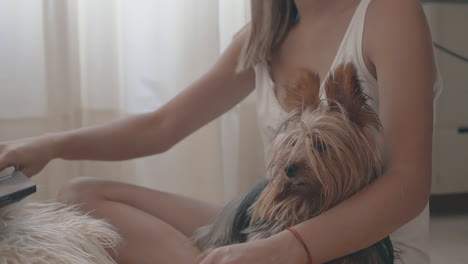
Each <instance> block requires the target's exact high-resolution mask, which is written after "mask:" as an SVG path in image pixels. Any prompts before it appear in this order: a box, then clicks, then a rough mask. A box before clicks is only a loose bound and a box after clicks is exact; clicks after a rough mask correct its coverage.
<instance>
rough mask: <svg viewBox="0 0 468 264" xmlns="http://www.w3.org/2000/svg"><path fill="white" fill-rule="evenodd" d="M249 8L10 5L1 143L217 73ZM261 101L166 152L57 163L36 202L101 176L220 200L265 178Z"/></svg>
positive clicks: (153, 102)
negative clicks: (258, 107) (257, 110)
mask: <svg viewBox="0 0 468 264" xmlns="http://www.w3.org/2000/svg"><path fill="white" fill-rule="evenodd" d="M248 10H249V6H248V1H247V0H203V1H198V0H171V1H166V0H139V1H131V0H120V1H118V0H101V1H94V0H80V1H78V0H66V1H65V0H64V1H56V0H43V1H30V0H5V1H1V2H0V36H1V37H0V38H1V39H0V61H1V62H2V63H0V140H2V141H4V140H13V139H18V138H23V137H27V136H34V135H40V134H43V133H47V132H51V131H62V130H67V129H73V128H77V127H83V126H90V125H94V124H101V123H104V122H106V121H109V120H112V119H115V118H119V117H121V116H125V115H128V114H134V113H141V112H147V111H151V110H153V109H156V108H158V107H160V106H161V105H162V104H164V103H166V102H167V101H168V100H170V98H172V97H173V96H174V95H176V94H177V93H178V92H179V91H181V90H182V89H184V88H185V87H186V86H187V85H188V84H190V83H191V82H192V81H193V80H195V79H196V78H198V77H199V76H200V75H201V74H203V73H204V72H205V71H206V70H207V69H209V67H210V66H211V65H212V64H213V63H214V62H215V61H216V59H217V57H218V56H219V55H220V52H222V50H223V49H224V48H225V47H226V46H227V45H228V44H229V42H230V41H231V39H232V37H233V35H234V34H235V33H236V32H237V31H238V30H239V29H240V28H241V27H242V26H243V25H245V24H246V23H247V21H248V20H249V17H248V15H249V11H248ZM254 97H255V94H254V93H253V94H252V95H251V96H249V98H247V99H246V100H244V102H242V103H241V104H240V105H238V106H236V107H235V108H234V109H233V110H232V111H230V112H228V113H226V114H225V115H224V116H222V117H221V118H219V119H218V120H215V121H214V122H212V123H210V124H208V125H207V126H205V127H203V128H202V129H200V130H199V131H197V132H195V133H194V134H193V135H191V136H190V137H189V138H187V139H185V140H184V141H182V142H181V143H179V144H178V145H176V146H175V147H174V148H173V149H171V150H170V151H168V152H167V153H164V154H161V155H156V156H152V157H147V158H143V159H138V160H133V161H126V162H90V161H81V162H70V161H62V160H57V161H54V162H52V163H51V164H50V165H49V166H48V167H47V168H46V169H45V170H44V171H43V172H42V173H41V174H40V175H39V176H37V177H35V178H34V181H35V182H36V183H38V188H39V192H38V194H37V195H36V198H39V199H50V198H53V197H54V196H55V194H56V192H57V190H58V188H60V186H61V185H63V184H64V183H65V182H66V181H68V180H70V179H71V178H73V177H77V176H92V177H100V178H106V179H115V180H119V181H124V182H129V183H134V184H138V185H142V186H147V187H150V188H158V189H161V190H165V191H171V192H176V193H181V194H185V195H189V196H192V197H195V198H200V199H203V200H209V201H214V202H218V203H223V202H224V201H226V200H228V199H230V198H232V197H233V196H235V195H236V194H238V193H239V192H242V191H244V190H245V189H247V188H248V186H250V185H251V184H253V183H255V182H256V181H258V179H259V178H260V177H261V175H262V171H263V157H262V152H263V151H262V146H261V143H260V142H261V141H260V140H259V138H258V131H257V123H256V120H255V114H254V112H255V98H254ZM194 111H196V109H194ZM116 143H117V144H118V142H116Z"/></svg>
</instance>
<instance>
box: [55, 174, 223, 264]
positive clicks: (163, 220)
mask: <svg viewBox="0 0 468 264" xmlns="http://www.w3.org/2000/svg"><path fill="white" fill-rule="evenodd" d="M58 200H59V201H60V202H63V203H67V204H80V205H81V209H82V210H83V211H85V212H91V214H92V215H93V216H95V217H97V218H105V219H108V220H109V221H110V223H111V224H112V225H114V226H115V227H116V228H117V229H118V231H119V233H120V234H121V236H122V237H123V239H124V242H123V244H122V245H121V246H120V247H119V248H118V249H117V253H116V254H115V253H113V252H110V253H111V254H112V256H113V257H114V258H115V259H116V260H117V261H118V263H121V264H126V263H129V264H130V263H131V264H134V263H141V264H145V263H151V264H154V263H158V264H165V263H172V264H178V263H181V264H186V263H197V261H196V259H197V257H198V256H199V254H200V252H199V250H198V249H197V248H196V247H195V246H193V244H192V243H191V241H190V240H189V237H190V236H191V235H192V233H193V232H194V231H195V230H196V229H197V228H198V227H201V226H203V225H206V224H208V223H209V222H210V221H211V220H212V219H213V218H214V216H215V215H216V214H217V213H218V212H219V210H220V209H221V208H220V207H217V206H214V205H210V204H207V203H204V202H201V201H196V200H193V199H189V198H186V197H183V196H179V195H175V194H170V193H166V192H161V191H156V190H151V189H147V188H142V187H138V186H133V185H129V184H124V183H118V182H112V181H105V180H98V179H93V178H79V179H75V180H73V181H72V182H70V183H69V184H68V185H67V186H65V187H64V188H63V189H62V190H61V191H60V192H59V195H58Z"/></svg>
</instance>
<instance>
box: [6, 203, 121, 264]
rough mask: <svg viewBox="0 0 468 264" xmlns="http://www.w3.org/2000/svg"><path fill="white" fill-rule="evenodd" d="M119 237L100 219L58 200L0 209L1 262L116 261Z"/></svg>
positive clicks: (76, 263) (99, 263) (69, 263)
mask: <svg viewBox="0 0 468 264" xmlns="http://www.w3.org/2000/svg"><path fill="white" fill-rule="evenodd" d="M119 242H120V237H119V235H118V234H117V232H116V231H115V229H114V228H113V227H112V226H111V225H110V224H109V223H107V222H105V221H103V220H96V219H93V218H92V217H90V216H88V215H86V214H83V213H80V212H79V210H78V208H77V207H76V206H68V205H63V204H60V203H27V204H25V203H19V204H14V205H10V206H7V207H4V208H0V264H46V263H47V264H115V261H113V260H112V258H111V257H110V256H109V254H108V253H107V252H106V249H112V248H115V247H116V246H117V245H118V243H119Z"/></svg>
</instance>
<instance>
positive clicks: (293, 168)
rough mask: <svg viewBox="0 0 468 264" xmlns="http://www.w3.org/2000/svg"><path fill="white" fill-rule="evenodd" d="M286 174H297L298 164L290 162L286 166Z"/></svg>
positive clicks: (290, 176)
mask: <svg viewBox="0 0 468 264" xmlns="http://www.w3.org/2000/svg"><path fill="white" fill-rule="evenodd" d="M285 171H286V176H288V178H294V177H296V176H297V172H298V171H299V166H298V165H297V164H292V165H289V166H288V167H286V170H285Z"/></svg>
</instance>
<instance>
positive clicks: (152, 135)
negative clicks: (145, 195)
mask: <svg viewBox="0 0 468 264" xmlns="http://www.w3.org/2000/svg"><path fill="white" fill-rule="evenodd" d="M247 35H248V28H246V29H245V30H243V31H242V32H241V33H240V34H238V36H237V37H236V39H235V40H234V41H233V43H232V44H231V46H230V47H229V48H228V49H227V50H226V51H225V52H224V54H223V55H222V56H221V57H220V59H219V60H218V62H217V63H216V64H215V65H214V66H213V67H212V68H211V69H210V70H209V71H208V72H207V73H206V74H205V75H203V76H202V77H201V78H200V79H199V80H197V81H196V82H194V83H193V84H192V85H190V86H189V87H188V88H186V89H185V90H184V91H182V92H181V93H180V94H178V95H177V96H176V97H175V98H173V99H172V100H171V101H170V102H168V103H167V104H165V105H164V106H162V107H161V108H160V109H157V110H156V111H154V112H150V113H145V114H138V115H133V116H130V117H126V118H122V119H120V120H117V121H114V122H111V123H108V124H103V125H99V126H94V127H89V128H82V129H78V130H72V131H68V132H60V133H54V134H48V135H45V136H42V137H38V138H32V139H26V140H18V141H13V142H7V143H3V144H0V170H1V169H4V168H5V167H7V166H9V165H19V166H20V167H23V168H25V171H26V172H25V173H26V174H28V175H29V176H32V175H34V174H36V173H37V172H38V170H40V169H42V167H43V166H42V165H45V164H42V163H47V162H48V160H50V159H53V158H61V159H67V160H126V159H132V158H137V157H142V156H147V155H151V154H156V153H161V152H164V151H166V150H168V149H170V148H171V147H172V146H173V145H175V144H176V143H177V142H179V141H180V140H182V139H183V138H185V137H186V136H188V135H189V134H190V133H192V132H194V131H195V130H197V129H199V128H200V127H202V126H203V125H205V124H207V123H208V122H210V121H211V120H213V119H215V118H216V117H218V116H220V115H221V114H222V113H224V112H226V111H228V110H229V109H230V108H232V107H234V106H235V105H236V104H237V103H239V102H240V101H241V100H242V99H243V98H245V97H246V96H247V95H248V94H249V93H250V92H251V91H252V90H253V89H254V72H253V70H252V69H249V70H246V71H244V72H241V73H236V71H235V70H236V66H237V61H238V57H239V54H240V51H241V49H242V46H243V43H244V40H245V38H246V37H247ZM39 156H44V158H42V157H39ZM37 160H41V161H42V163H41V166H42V167H41V166H40V165H36V164H34V163H37V162H36V161H37Z"/></svg>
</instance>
